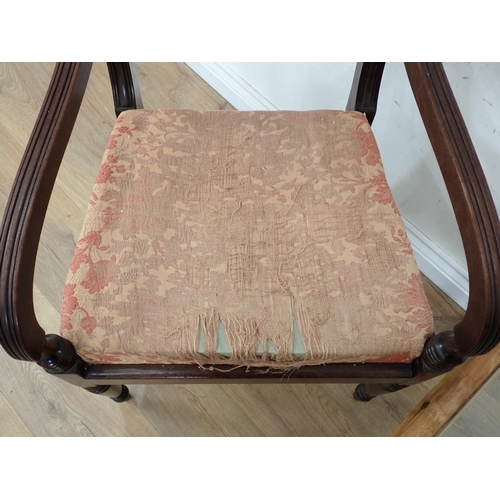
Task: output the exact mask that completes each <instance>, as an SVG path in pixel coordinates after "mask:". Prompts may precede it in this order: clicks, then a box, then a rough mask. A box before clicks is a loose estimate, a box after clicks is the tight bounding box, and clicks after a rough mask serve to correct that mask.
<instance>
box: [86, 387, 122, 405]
mask: <svg viewBox="0 0 500 500" xmlns="http://www.w3.org/2000/svg"><path fill="white" fill-rule="evenodd" d="M84 389H85V390H86V391H89V392H91V393H92V394H99V395H101V396H107V397H108V398H111V399H112V400H113V401H116V402H117V403H123V402H124V401H128V400H129V399H130V392H129V390H128V387H127V386H126V385H95V386H93V387H84Z"/></svg>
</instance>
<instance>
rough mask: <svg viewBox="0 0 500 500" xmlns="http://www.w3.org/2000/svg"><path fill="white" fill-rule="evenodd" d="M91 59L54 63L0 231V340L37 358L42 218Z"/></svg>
mask: <svg viewBox="0 0 500 500" xmlns="http://www.w3.org/2000/svg"><path fill="white" fill-rule="evenodd" d="M91 67H92V65H91V64H90V63H58V64H57V65H56V68H55V70H54V74H53V75H52V80H51V82H50V85H49V88H48V90H47V93H46V95H45V99H44V102H43V104H42V108H41V110H40V113H39V115H38V118H37V120H36V123H35V127H34V129H33V132H32V134H31V137H30V139H29V142H28V145H27V147H26V150H25V153H24V156H23V158H22V160H21V164H20V166H19V170H18V172H17V175H16V178H15V180H14V184H13V187H12V191H11V194H10V197H9V200H8V202H7V206H6V209H5V213H4V218H3V222H2V226H1V230H0V343H1V344H2V346H3V348H4V349H5V350H6V351H7V353H8V354H9V355H10V356H12V357H13V358H16V359H21V360H26V361H38V360H39V359H40V356H41V354H42V351H43V348H44V345H45V332H44V331H43V329H42V328H41V327H40V325H39V324H38V321H37V319H36V316H35V311H34V306H33V278H34V273H35V263H36V254H37V250H38V244H39V240H40V235H41V232H42V226H43V221H44V218H45V213H46V211H47V206H48V204H49V200H50V195H51V193H52V189H53V187H54V183H55V179H56V176H57V172H58V170H59V166H60V164H61V160H62V157H63V155H64V151H65V149H66V146H67V144H68V141H69V138H70V135H71V131H72V129H73V125H74V123H75V120H76V117H77V115H78V110H79V108H80V104H81V102H82V99H83V94H84V92H85V87H86V85H87V81H88V77H89V75H90V70H91Z"/></svg>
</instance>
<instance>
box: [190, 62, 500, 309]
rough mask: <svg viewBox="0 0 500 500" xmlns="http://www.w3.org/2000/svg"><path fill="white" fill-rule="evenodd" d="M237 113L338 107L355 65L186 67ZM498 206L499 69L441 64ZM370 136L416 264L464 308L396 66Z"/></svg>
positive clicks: (462, 286) (450, 225) (433, 181)
mask: <svg viewBox="0 0 500 500" xmlns="http://www.w3.org/2000/svg"><path fill="white" fill-rule="evenodd" d="M188 64H189V66H191V68H192V69H194V70H195V71H196V72H197V73H198V74H199V75H200V76H201V77H202V78H204V79H205V80H206V81H207V82H208V83H209V84H210V85H212V87H214V88H215V89H216V90H217V91H218V92H219V93H220V94H221V95H222V96H223V97H225V98H226V99H227V100H228V101H229V102H230V103H231V104H233V105H234V106H235V107H236V108H237V109H240V110H242V109H247V110H250V109H297V110H305V109H324V108H329V109H345V105H346V102H347V97H348V95H349V91H350V86H351V82H352V77H353V74H354V67H355V63H188ZM445 68H446V71H447V74H448V77H449V79H450V83H451V85H452V88H453V90H454V92H455V95H456V98H457V101H458V103H459V105H460V107H461V110H462V113H463V116H464V119H465V121H466V123H467V126H468V128H469V132H470V134H471V137H472V140H473V142H474V144H475V146H476V149H477V152H478V156H479V158H480V160H481V162H482V165H483V168H484V170H485V173H486V176H487V179H488V181H489V183H490V187H491V190H492V193H493V197H494V200H495V202H496V205H497V207H500V170H499V165H498V163H499V160H500V86H499V82H500V63H491V64H487V63H470V64H469V63H447V64H445ZM373 130H374V133H375V136H376V138H377V142H378V145H379V148H380V150H381V154H382V159H383V162H384V166H385V169H386V173H387V177H388V180H389V183H390V185H391V188H392V190H393V193H394V197H395V199H396V203H397V205H398V207H399V209H400V210H401V213H402V214H403V217H404V218H405V223H406V225H407V230H408V233H409V237H410V240H411V241H412V244H413V248H414V252H415V254H416V257H417V262H418V264H419V266H420V268H421V269H422V271H423V272H424V274H426V275H427V276H428V277H429V278H430V279H431V280H432V281H434V282H435V283H436V284H437V285H438V286H439V287H441V288H442V289H443V290H444V291H445V292H446V293H448V294H449V295H450V296H451V297H452V298H454V299H455V300H456V301H457V302H458V303H459V304H460V305H462V307H465V306H466V303H467V296H468V279H467V271H466V262H465V256H464V253H463V249H462V244H461V240H460V235H459V233H458V228H457V225H456V222H455V219H454V216H453V210H452V208H451V204H450V201H449V198H448V195H447V193H446V189H445V187H444V183H443V180H442V178H441V174H440V172H439V168H438V166H437V163H436V160H435V158H434V154H433V152H432V148H431V146H430V143H429V140H428V138H427V134H426V132H425V129H424V127H423V124H422V121H421V119H420V116H419V114H418V110H417V107H416V104H415V101H414V98H413V95H412V93H411V90H410V86H409V83H408V79H407V77H406V73H405V70H404V66H403V64H401V63H389V64H387V65H386V68H385V71H384V77H383V81H382V88H381V92H380V98H379V106H378V111H377V116H376V118H375V121H374V123H373Z"/></svg>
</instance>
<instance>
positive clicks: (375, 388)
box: [354, 384, 408, 403]
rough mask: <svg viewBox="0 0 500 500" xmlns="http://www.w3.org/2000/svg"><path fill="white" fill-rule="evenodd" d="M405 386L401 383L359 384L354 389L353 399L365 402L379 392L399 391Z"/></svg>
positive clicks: (378, 394) (379, 393)
mask: <svg viewBox="0 0 500 500" xmlns="http://www.w3.org/2000/svg"><path fill="white" fill-rule="evenodd" d="M405 387H408V386H407V385H401V384H359V385H358V386H357V387H356V390H355V391H354V399H355V400H356V401H363V402H365V403H366V402H367V401H371V400H372V399H373V398H375V397H377V396H380V395H381V394H387V393H389V392H396V391H400V390H401V389H404V388H405Z"/></svg>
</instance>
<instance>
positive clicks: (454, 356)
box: [353, 331, 465, 402]
mask: <svg viewBox="0 0 500 500" xmlns="http://www.w3.org/2000/svg"><path fill="white" fill-rule="evenodd" d="M464 361H465V358H464V357H462V355H461V354H460V352H459V350H458V348H457V345H456V344H455V334H454V333H453V332H452V331H446V332H442V333H440V334H439V335H433V336H432V337H430V338H429V339H428V340H427V342H426V343H425V345H424V350H423V351H422V354H421V356H420V357H419V358H417V359H415V360H414V361H413V369H414V373H415V377H414V378H412V379H409V380H408V381H407V382H406V381H405V382H406V383H405V384H360V385H358V386H357V387H356V390H355V391H354V395H353V396H354V399H355V400H356V401H363V402H367V401H371V400H372V399H373V398H375V397H377V396H379V395H381V394H388V393H390V392H396V391H400V390H401V389H404V388H405V387H408V386H410V385H415V384H419V383H420V382H423V381H425V380H429V379H430V378H433V377H437V376H439V375H442V374H443V373H446V372H449V371H451V370H452V369H453V368H454V367H455V366H457V365H459V364H461V363H463V362H464Z"/></svg>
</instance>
